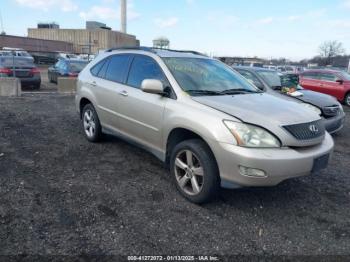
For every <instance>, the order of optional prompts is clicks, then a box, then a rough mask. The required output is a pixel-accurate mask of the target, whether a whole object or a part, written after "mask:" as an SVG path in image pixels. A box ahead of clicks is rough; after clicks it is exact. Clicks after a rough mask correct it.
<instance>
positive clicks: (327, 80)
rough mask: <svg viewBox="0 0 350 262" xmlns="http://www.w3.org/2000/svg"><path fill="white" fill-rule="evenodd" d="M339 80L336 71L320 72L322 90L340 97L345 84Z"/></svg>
mask: <svg viewBox="0 0 350 262" xmlns="http://www.w3.org/2000/svg"><path fill="white" fill-rule="evenodd" d="M337 80H340V78H339V77H338V76H337V75H336V74H334V73H331V72H330V73H320V92H321V93H324V94H328V95H331V96H334V97H338V96H339V93H342V91H343V86H342V84H341V83H339V82H337Z"/></svg>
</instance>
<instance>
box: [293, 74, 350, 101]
mask: <svg viewBox="0 0 350 262" xmlns="http://www.w3.org/2000/svg"><path fill="white" fill-rule="evenodd" d="M299 81H300V85H301V86H302V87H304V88H305V89H308V90H313V91H316V92H320V93H324V94H328V95H331V96H334V97H336V98H337V99H338V101H340V102H342V103H344V104H345V105H347V106H350V74H348V73H346V72H342V71H337V70H326V69H318V70H308V71H305V72H303V73H302V74H300V76H299Z"/></svg>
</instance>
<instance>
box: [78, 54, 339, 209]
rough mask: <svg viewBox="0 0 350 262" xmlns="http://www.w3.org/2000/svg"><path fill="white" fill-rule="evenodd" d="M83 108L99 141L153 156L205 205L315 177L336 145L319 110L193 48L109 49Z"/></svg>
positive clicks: (86, 83)
mask: <svg viewBox="0 0 350 262" xmlns="http://www.w3.org/2000/svg"><path fill="white" fill-rule="evenodd" d="M76 107H77V110H78V112H79V114H80V116H81V119H82V128H83V130H84V134H85V136H86V138H87V139H88V140H89V141H91V142H97V141H99V140H100V139H101V138H102V135H103V133H108V134H114V135H117V136H119V137H122V138H125V139H127V140H130V141H132V142H133V143H136V144H138V145H140V146H141V147H143V148H145V149H147V150H149V151H150V152H152V153H153V154H154V155H155V156H157V157H158V158H159V159H161V160H162V161H163V162H164V163H165V165H166V166H167V167H168V168H169V169H170V173H171V176H172V177H173V178H174V182H175V184H176V186H177V188H178V190H179V191H180V193H181V194H182V195H183V196H185V197H186V198H187V199H188V200H190V201H192V202H195V203H203V202H206V201H209V200H211V199H212V198H213V197H215V196H216V194H217V192H218V191H219V189H220V186H221V187H225V188H239V187H250V186H254V187H256V186H274V185H277V184H279V183H280V182H282V181H284V180H286V179H289V178H294V177H300V176H305V175H309V174H311V173H315V172H317V171H319V170H320V169H323V168H326V167H327V164H328V161H329V159H330V156H331V154H332V150H333V146H334V143H333V140H332V138H331V136H330V135H329V134H328V133H327V132H326V131H325V127H324V125H323V123H322V120H321V118H320V116H319V115H318V114H316V113H315V112H314V111H313V110H310V109H308V108H306V107H303V106H301V105H300V104H298V103H296V102H294V101H286V100H284V99H281V98H278V97H275V96H272V95H270V94H267V93H263V92H261V91H260V90H259V89H258V88H256V87H255V86H254V85H253V84H251V83H250V82H248V81H247V80H245V78H243V77H242V76H240V75H239V74H238V73H236V72H235V71H233V70H232V69H231V68H230V67H228V66H226V65H225V64H223V63H221V62H219V61H217V60H215V59H211V58H208V57H206V56H204V55H201V54H199V53H196V52H191V51H174V50H158V49H149V48H134V49H133V48H130V49H111V50H108V51H106V52H105V53H103V54H100V55H99V56H98V57H97V58H96V59H95V60H94V61H93V62H92V63H90V64H89V65H88V66H87V67H86V68H85V69H84V70H83V71H82V72H81V73H80V75H79V78H78V87H77V94H76Z"/></svg>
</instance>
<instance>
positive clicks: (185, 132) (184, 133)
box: [165, 127, 218, 168]
mask: <svg viewBox="0 0 350 262" xmlns="http://www.w3.org/2000/svg"><path fill="white" fill-rule="evenodd" d="M191 139H199V140H201V141H203V142H204V143H205V144H206V145H207V146H208V149H209V150H210V152H211V154H212V155H213V156H214V161H215V163H216V165H218V164H217V160H216V158H215V155H214V152H213V150H212V149H211V147H210V145H209V143H208V142H207V141H206V139H205V138H204V137H203V136H202V135H200V134H199V133H198V132H195V131H193V130H191V129H188V128H184V127H176V128H173V129H172V130H171V131H170V133H169V135H168V137H167V140H166V152H165V166H166V168H169V167H170V156H171V152H172V150H173V148H174V147H175V146H176V145H177V144H179V143H181V142H183V141H186V140H191Z"/></svg>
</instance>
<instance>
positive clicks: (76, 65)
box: [69, 62, 88, 73]
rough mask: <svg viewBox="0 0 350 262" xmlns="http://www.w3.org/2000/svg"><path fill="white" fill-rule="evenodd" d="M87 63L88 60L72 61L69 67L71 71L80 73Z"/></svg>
mask: <svg viewBox="0 0 350 262" xmlns="http://www.w3.org/2000/svg"><path fill="white" fill-rule="evenodd" d="M87 64H88V62H70V63H69V67H70V70H71V72H74V73H80V72H81V71H82V70H83V69H84V67H85V66H86V65H87Z"/></svg>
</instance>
